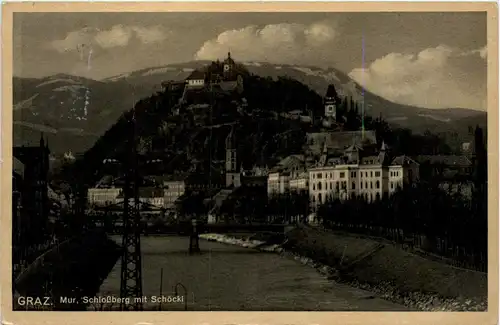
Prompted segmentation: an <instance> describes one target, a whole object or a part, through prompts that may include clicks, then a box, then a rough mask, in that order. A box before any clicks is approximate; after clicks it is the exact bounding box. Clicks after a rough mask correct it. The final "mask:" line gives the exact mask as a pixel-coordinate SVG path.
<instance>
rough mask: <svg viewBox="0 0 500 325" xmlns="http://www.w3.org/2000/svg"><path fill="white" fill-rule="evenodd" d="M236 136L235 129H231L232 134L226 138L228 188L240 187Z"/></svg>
mask: <svg viewBox="0 0 500 325" xmlns="http://www.w3.org/2000/svg"><path fill="white" fill-rule="evenodd" d="M236 148H237V146H236V135H235V132H234V127H233V126H232V127H231V132H229V135H228V136H227V138H226V186H227V187H239V186H240V185H241V181H240V176H241V174H240V171H239V170H238V161H237V152H236Z"/></svg>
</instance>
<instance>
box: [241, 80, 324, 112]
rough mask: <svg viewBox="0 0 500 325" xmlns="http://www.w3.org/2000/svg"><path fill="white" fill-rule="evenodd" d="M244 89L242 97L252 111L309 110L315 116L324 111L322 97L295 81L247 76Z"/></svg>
mask: <svg viewBox="0 0 500 325" xmlns="http://www.w3.org/2000/svg"><path fill="white" fill-rule="evenodd" d="M244 88H245V90H244V92H243V96H244V97H245V98H246V99H247V100H248V104H249V106H251V107H252V108H254V109H262V110H268V111H274V112H288V111H292V110H300V111H305V110H307V109H310V110H313V111H314V113H315V115H316V116H318V115H319V114H322V112H323V111H324V109H323V102H322V97H321V96H320V95H318V94H317V93H316V92H314V91H313V90H311V89H310V88H308V87H307V86H305V85H304V84H302V83H300V82H299V81H297V80H295V79H291V78H288V77H279V78H278V79H277V80H273V79H272V78H271V77H267V78H263V77H258V76H248V77H247V78H245V79H244Z"/></svg>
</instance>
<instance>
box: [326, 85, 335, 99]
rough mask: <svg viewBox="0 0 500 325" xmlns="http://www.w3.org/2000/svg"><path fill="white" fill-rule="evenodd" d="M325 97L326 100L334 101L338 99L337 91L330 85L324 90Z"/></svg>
mask: <svg viewBox="0 0 500 325" xmlns="http://www.w3.org/2000/svg"><path fill="white" fill-rule="evenodd" d="M325 97H326V98H334V99H337V98H338V95H337V90H336V89H335V86H334V85H332V84H330V85H328V89H327V90H326V95H325Z"/></svg>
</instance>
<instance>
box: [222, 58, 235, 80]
mask: <svg viewBox="0 0 500 325" xmlns="http://www.w3.org/2000/svg"><path fill="white" fill-rule="evenodd" d="M235 65H236V64H235V62H234V60H233V59H232V58H231V52H228V53H227V58H226V59H225V60H224V63H223V72H222V73H223V76H224V79H225V80H231V79H232V78H233V74H234V68H235Z"/></svg>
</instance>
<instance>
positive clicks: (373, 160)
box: [361, 156, 380, 165]
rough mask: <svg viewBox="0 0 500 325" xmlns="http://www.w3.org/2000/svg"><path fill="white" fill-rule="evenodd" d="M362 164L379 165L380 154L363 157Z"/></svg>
mask: <svg viewBox="0 0 500 325" xmlns="http://www.w3.org/2000/svg"><path fill="white" fill-rule="evenodd" d="M361 164H362V165H378V164H380V159H379V156H366V157H363V158H361Z"/></svg>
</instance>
